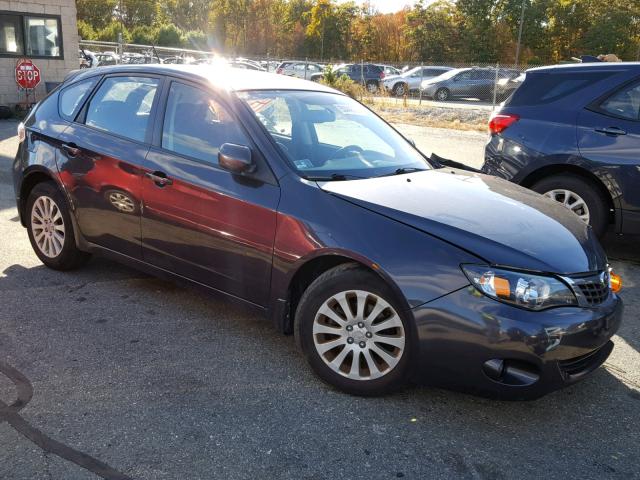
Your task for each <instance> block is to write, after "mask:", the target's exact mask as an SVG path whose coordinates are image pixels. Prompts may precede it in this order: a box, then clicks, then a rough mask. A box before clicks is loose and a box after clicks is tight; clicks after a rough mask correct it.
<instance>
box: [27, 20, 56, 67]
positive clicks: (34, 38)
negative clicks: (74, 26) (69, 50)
mask: <svg viewBox="0 0 640 480" xmlns="http://www.w3.org/2000/svg"><path fill="white" fill-rule="evenodd" d="M24 26H25V30H26V35H25V36H26V39H27V42H26V43H27V48H26V50H27V53H26V54H27V56H33V57H59V56H60V29H59V23H58V19H57V18H39V17H25V18H24Z"/></svg>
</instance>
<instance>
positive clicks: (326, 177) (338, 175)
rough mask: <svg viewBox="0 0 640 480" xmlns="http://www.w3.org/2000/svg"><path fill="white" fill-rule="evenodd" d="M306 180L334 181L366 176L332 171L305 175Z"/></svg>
mask: <svg viewBox="0 0 640 480" xmlns="http://www.w3.org/2000/svg"><path fill="white" fill-rule="evenodd" d="M302 178H304V179H305V180H311V181H312V182H332V181H340V180H349V179H354V178H356V179H362V178H365V177H358V176H357V175H347V174H344V173H332V174H331V175H324V176H323V175H303V176H302Z"/></svg>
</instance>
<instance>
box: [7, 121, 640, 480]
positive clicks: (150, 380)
mask: <svg viewBox="0 0 640 480" xmlns="http://www.w3.org/2000/svg"><path fill="white" fill-rule="evenodd" d="M14 129H15V124H13V123H11V122H0V138H4V139H6V140H3V141H2V142H0V301H1V302H2V303H1V308H0V478H1V479H11V480H23V479H24V480H34V479H61V480H75V479H91V478H100V477H99V476H97V475H95V474H93V473H90V470H91V469H93V471H100V472H102V473H101V475H102V477H103V478H114V479H115V478H136V479H150V480H151V479H189V480H195V479H215V478H221V479H255V478H260V479H272V478H273V479H281V478H283V479H287V478H291V479H301V478H307V479H325V478H334V479H335V478H375V479H378V478H380V479H385V478H388V479H391V478H412V479H413V478H416V479H424V478H469V479H512V478H518V479H522V478H580V479H609V478H611V479H618V478H619V479H630V478H640V458H639V453H640V448H639V446H638V445H640V428H639V427H638V421H639V419H640V353H639V352H640V327H639V325H638V313H639V310H640V289H639V288H638V282H640V254H638V253H637V252H638V250H637V248H636V245H637V244H638V243H637V239H624V240H620V239H615V238H612V239H609V240H608V241H607V244H606V247H607V251H608V253H609V255H610V258H611V259H612V263H613V265H614V267H615V269H616V270H617V271H618V273H620V274H621V275H622V276H623V278H624V281H625V285H626V288H625V290H624V292H623V294H622V296H623V298H624V300H625V303H626V313H625V321H624V324H623V326H622V329H621V331H620V332H619V335H618V336H616V337H615V338H614V340H615V342H616V348H615V350H614V352H613V354H612V356H611V358H610V359H609V361H608V362H607V364H606V365H605V368H602V369H600V370H599V371H597V372H596V373H595V374H594V375H593V376H591V377H590V378H589V379H588V380H586V381H584V382H582V383H580V384H578V385H575V386H572V387H570V388H568V389H565V390H563V391H560V392H556V393H553V394H551V395H548V396H547V397H545V398H543V399H541V400H538V401H534V402H515V403H507V402H496V401H490V400H485V399H481V398H476V397H472V396H469V395H464V394H460V393H452V392H448V391H444V390H439V389H432V388H425V387H409V388H407V389H406V390H405V391H403V392H400V393H398V394H395V395H392V396H388V397H384V398H373V399H364V398H355V397H350V396H347V395H343V394H341V393H339V392H336V391H334V390H333V389H331V388H330V387H328V386H326V385H325V384H323V383H322V382H320V381H319V380H318V379H317V378H316V377H314V375H313V374H312V373H311V372H310V370H309V368H307V366H306V365H305V363H304V361H303V359H302V358H301V356H300V355H299V354H298V353H297V352H296V349H295V346H294V342H293V339H292V338H291V337H285V336H281V335H279V334H277V333H275V332H274V331H273V330H272V328H271V326H270V325H269V323H268V322H266V321H264V320H263V319H262V318H260V317H257V316H255V315H253V314H251V313H248V312H246V311H243V310H241V309H240V308H238V307H235V306H232V305H231V304H229V303H227V302H224V301H219V300H215V299H212V298H209V297H206V296H204V295H202V294H200V293H197V292H195V291H193V290H188V289H182V288H179V287H176V286H174V285H173V284H171V283H167V282H164V281H160V280H156V279H153V278H150V277H147V276H146V275H144V274H141V273H139V272H137V271H134V270H130V269H127V268H124V267H122V266H119V265H117V264H115V263H111V262H108V261H106V260H101V259H97V258H96V259H93V260H92V261H91V262H90V263H89V264H88V265H87V266H86V267H85V268H83V269H81V270H79V271H76V272H70V273H60V272H55V271H51V270H48V269H46V268H45V267H43V266H42V265H41V264H40V263H39V261H38V259H37V257H36V256H35V254H34V253H33V252H32V250H31V247H30V245H29V242H28V240H27V234H26V231H25V230H24V229H23V228H22V227H21V226H20V225H19V223H18V222H17V218H16V210H15V205H14V200H13V191H12V187H11V186H10V184H9V176H8V173H7V172H8V168H9V165H10V157H11V156H13V153H14V151H13V149H14V148H15V140H14V139H11V138H9V137H10V136H11V135H12V134H13V132H14V131H15V130H14ZM414 133H415V132H414ZM408 136H413V137H414V138H415V139H416V140H417V141H419V142H427V143H426V144H430V143H429V142H433V140H427V139H422V138H421V139H418V138H416V137H415V135H414V134H411V133H408ZM437 141H441V142H443V143H446V138H444V139H441V140H437ZM450 143H452V144H457V137H456V139H454V140H451V139H450ZM470 144H473V141H472V140H470ZM434 145H435V143H434ZM433 148H435V147H433ZM469 148H472V147H469ZM437 153H439V152H437ZM439 154H440V153H439ZM14 369H15V370H14ZM16 385H17V386H16ZM30 387H31V388H32V390H33V393H32V398H29V388H30ZM16 399H22V400H23V404H22V405H17V406H16V408H13V409H10V408H4V407H3V405H7V404H12V403H13V402H14V401H15V400H16ZM18 410H19V411H18ZM56 442H57V443H56ZM41 447H43V448H41ZM60 451H63V452H66V453H67V454H68V456H70V457H71V458H73V459H75V461H76V463H73V462H70V461H67V460H63V459H61V458H60V457H59V456H57V455H56V454H55V453H51V452H60ZM78 464H82V465H84V466H85V467H88V468H89V470H87V468H83V467H81V466H79V465H78Z"/></svg>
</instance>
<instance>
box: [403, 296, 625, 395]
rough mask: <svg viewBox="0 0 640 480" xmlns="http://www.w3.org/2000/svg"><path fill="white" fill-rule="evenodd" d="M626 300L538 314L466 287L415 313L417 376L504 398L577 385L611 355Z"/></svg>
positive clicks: (425, 381) (425, 379)
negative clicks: (614, 336)
mask: <svg viewBox="0 0 640 480" xmlns="http://www.w3.org/2000/svg"><path fill="white" fill-rule="evenodd" d="M622 310H623V306H622V301H621V300H620V298H619V297H617V296H616V295H615V294H610V295H609V297H608V299H607V300H605V301H604V302H603V303H602V304H600V305H599V306H597V307H595V308H580V307H561V308H553V309H548V310H544V311H542V312H533V311H528V310H524V309H520V308H517V307H513V306H510V305H507V304H503V303H500V302H497V301H494V300H492V299H490V298H487V297H485V296H484V295H482V294H480V293H479V292H478V291H477V290H476V289H475V288H473V287H471V286H468V287H465V288H462V289H460V290H457V291H455V292H453V293H450V294H449V295H445V296H444V297H441V298H439V299H437V300H434V301H433V302H429V303H427V304H425V305H422V306H420V307H416V308H415V309H414V310H413V314H414V318H415V322H416V329H417V337H418V340H417V341H418V363H417V368H416V369H415V371H414V379H415V380H417V381H419V382H421V383H427V384H432V385H437V386H442V387H446V388H452V389H458V390H465V391H470V392H472V393H477V394H481V395H485V396H490V397H497V398H503V399H534V398H538V397H541V396H543V395H545V394H547V393H549V392H552V391H554V390H557V389H560V388H563V387H565V386H568V385H571V384H573V383H575V382H577V381H579V380H581V379H582V378H584V377H586V376H587V375H588V374H589V373H591V372H592V371H594V370H595V369H597V368H598V367H599V366H600V365H602V363H604V361H605V360H606V359H607V357H608V356H609V354H610V353H611V349H612V347H613V343H612V342H611V340H610V339H611V337H612V336H613V335H614V334H615V332H616V331H617V330H618V328H619V326H620V322H621V319H622Z"/></svg>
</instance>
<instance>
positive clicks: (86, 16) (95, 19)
mask: <svg viewBox="0 0 640 480" xmlns="http://www.w3.org/2000/svg"><path fill="white" fill-rule="evenodd" d="M117 3H118V0H76V10H77V12H78V20H79V21H83V22H85V23H86V24H87V25H89V26H90V27H91V28H92V29H93V30H100V29H103V28H104V27H106V26H107V25H108V24H109V23H111V20H113V15H114V12H115V9H116V5H117Z"/></svg>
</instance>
